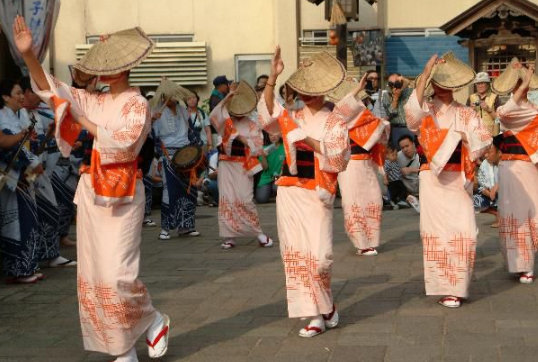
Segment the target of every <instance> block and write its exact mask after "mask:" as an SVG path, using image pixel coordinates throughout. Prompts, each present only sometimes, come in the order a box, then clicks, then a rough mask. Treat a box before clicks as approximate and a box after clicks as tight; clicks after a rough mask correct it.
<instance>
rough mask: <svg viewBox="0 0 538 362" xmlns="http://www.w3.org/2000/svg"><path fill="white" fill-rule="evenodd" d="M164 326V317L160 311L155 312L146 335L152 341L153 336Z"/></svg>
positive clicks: (155, 336)
mask: <svg viewBox="0 0 538 362" xmlns="http://www.w3.org/2000/svg"><path fill="white" fill-rule="evenodd" d="M163 327H164V319H163V316H162V314H161V313H159V312H157V313H156V316H155V320H154V321H153V323H151V326H149V328H148V332H147V337H148V340H149V341H150V342H153V340H154V339H155V338H157V336H158V335H159V333H161V331H162V329H163Z"/></svg>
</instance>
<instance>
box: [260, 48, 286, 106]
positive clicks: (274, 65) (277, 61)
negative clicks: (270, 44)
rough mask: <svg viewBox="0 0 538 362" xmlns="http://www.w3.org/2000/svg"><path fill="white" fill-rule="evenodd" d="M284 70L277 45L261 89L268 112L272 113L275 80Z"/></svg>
mask: <svg viewBox="0 0 538 362" xmlns="http://www.w3.org/2000/svg"><path fill="white" fill-rule="evenodd" d="M283 71H284V62H283V61H282V58H281V56H280V46H278V45H277V47H276V49H275V53H274V54H273V59H272V60H271V74H270V75H269V79H268V80H267V84H266V86H265V89H264V91H263V97H264V98H265V103H266V104H267V110H268V111H269V114H273V105H274V103H275V86H276V80H277V78H278V76H279V75H280V74H282V72H283Z"/></svg>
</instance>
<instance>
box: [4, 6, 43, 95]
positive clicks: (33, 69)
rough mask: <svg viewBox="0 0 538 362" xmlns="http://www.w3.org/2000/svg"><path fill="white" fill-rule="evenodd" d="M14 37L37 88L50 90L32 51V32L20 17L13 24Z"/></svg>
mask: <svg viewBox="0 0 538 362" xmlns="http://www.w3.org/2000/svg"><path fill="white" fill-rule="evenodd" d="M13 36H14V41H15V46H16V47H17V50H18V51H19V53H21V56H22V59H23V60H24V63H25V64H26V66H27V67H28V70H29V71H30V74H31V75H32V78H33V79H34V81H35V82H36V84H37V86H38V87H39V88H40V89H41V90H50V86H49V82H48V81H47V77H46V76H45V72H44V71H43V68H42V67H41V64H40V63H39V60H38V59H37V57H36V56H35V54H34V52H33V51H32V32H31V31H30V29H28V26H27V25H26V21H24V18H23V17H22V16H20V15H17V16H16V17H15V22H14V23H13Z"/></svg>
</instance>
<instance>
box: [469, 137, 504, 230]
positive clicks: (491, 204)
mask: <svg viewBox="0 0 538 362" xmlns="http://www.w3.org/2000/svg"><path fill="white" fill-rule="evenodd" d="M500 142H501V138H500V137H499V136H497V137H495V138H494V139H493V144H492V145H491V146H490V148H489V149H488V151H487V153H486V158H485V159H484V161H483V162H482V164H481V165H480V167H479V168H478V173H477V181H478V190H477V192H476V193H475V195H474V196H473V199H474V206H475V210H477V211H481V212H486V213H490V214H492V215H495V218H496V221H495V222H494V223H493V224H491V227H499V222H498V218H499V215H498V212H497V199H498V195H499V161H500V160H501V155H502V152H501V150H500Z"/></svg>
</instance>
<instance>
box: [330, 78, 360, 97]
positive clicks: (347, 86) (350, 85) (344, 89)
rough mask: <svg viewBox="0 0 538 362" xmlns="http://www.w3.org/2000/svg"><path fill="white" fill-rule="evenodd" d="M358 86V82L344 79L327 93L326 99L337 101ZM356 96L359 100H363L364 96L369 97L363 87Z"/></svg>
mask: <svg viewBox="0 0 538 362" xmlns="http://www.w3.org/2000/svg"><path fill="white" fill-rule="evenodd" d="M358 86H359V83H357V82H355V81H353V80H350V79H346V80H344V81H343V82H342V83H341V84H340V85H339V86H338V87H337V88H336V89H334V90H333V91H332V92H330V93H329V94H327V99H328V100H330V101H331V102H333V103H338V102H339V101H340V100H341V99H342V98H344V97H345V96H347V95H348V94H349V93H351V92H353V91H354V90H355V89H357V87H358ZM358 96H359V98H360V99H361V100H365V99H366V98H368V97H370V96H369V95H368V93H366V91H365V90H364V89H363V90H361V91H360V92H359V94H358Z"/></svg>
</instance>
